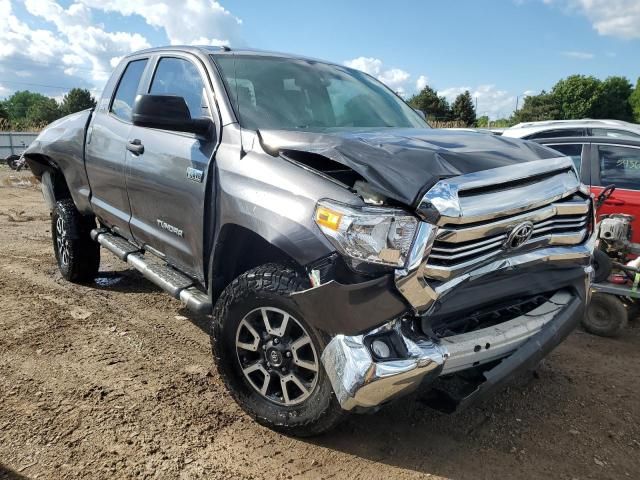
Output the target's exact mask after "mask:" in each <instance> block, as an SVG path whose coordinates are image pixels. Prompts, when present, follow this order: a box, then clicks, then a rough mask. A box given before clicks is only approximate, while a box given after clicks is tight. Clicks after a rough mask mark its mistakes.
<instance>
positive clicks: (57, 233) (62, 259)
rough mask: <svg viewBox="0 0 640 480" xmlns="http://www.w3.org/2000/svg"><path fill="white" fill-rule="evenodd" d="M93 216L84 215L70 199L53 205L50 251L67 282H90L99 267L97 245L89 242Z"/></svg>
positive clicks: (98, 248)
mask: <svg viewBox="0 0 640 480" xmlns="http://www.w3.org/2000/svg"><path fill="white" fill-rule="evenodd" d="M92 228H95V220H94V218H93V217H92V216H83V215H81V214H80V212H78V210H77V209H76V206H75V204H74V203H73V200H71V199H69V198H67V199H64V200H60V201H58V202H56V206H55V209H54V210H53V215H52V216H51V237H52V240H53V249H54V251H55V255H56V261H57V262H58V269H59V270H60V273H62V276H63V277H64V278H65V279H66V280H69V281H70V282H76V283H82V282H87V281H90V280H93V279H94V278H95V277H96V275H97V274H98V268H99V267H100V245H99V244H98V243H96V242H94V241H93V240H91V236H90V234H91V229H92Z"/></svg>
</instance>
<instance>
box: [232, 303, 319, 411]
mask: <svg viewBox="0 0 640 480" xmlns="http://www.w3.org/2000/svg"><path fill="white" fill-rule="evenodd" d="M235 346H236V353H237V357H238V361H239V363H240V368H241V369H242V373H243V375H244V377H245V379H246V380H247V381H248V382H249V384H250V385H251V386H252V387H253V388H254V389H255V390H256V391H257V392H258V393H259V394H260V395H261V396H262V397H264V398H266V399H267V400H269V401H271V402H274V403H276V404H279V405H285V406H291V405H296V404H299V403H301V402H303V401H305V400H306V399H307V398H309V396H310V395H311V394H312V393H313V390H314V389H315V387H316V385H317V383H318V373H319V371H320V363H319V359H318V354H317V352H316V349H315V347H314V346H313V341H312V340H311V337H310V336H309V333H308V332H307V331H306V330H305V328H304V327H303V326H302V324H301V323H300V322H299V321H298V320H296V319H295V318H294V317H293V316H291V315H289V314H288V313H287V312H285V311H283V310H280V309H278V308H273V307H262V308H257V309H255V310H252V311H251V312H249V313H248V314H247V315H245V317H244V318H243V319H242V320H241V321H240V323H239V324H238V329H237V331H236V345H235Z"/></svg>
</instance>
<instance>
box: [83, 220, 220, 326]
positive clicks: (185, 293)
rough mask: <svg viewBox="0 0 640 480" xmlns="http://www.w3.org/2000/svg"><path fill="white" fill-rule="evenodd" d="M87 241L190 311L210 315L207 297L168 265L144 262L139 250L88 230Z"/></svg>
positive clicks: (114, 236)
mask: <svg viewBox="0 0 640 480" xmlns="http://www.w3.org/2000/svg"><path fill="white" fill-rule="evenodd" d="M91 238H92V239H93V240H94V241H96V242H98V243H99V244H100V245H102V246H103V247H104V248H106V249H107V250H109V251H110V252H111V253H113V254H114V255H115V256H116V257H118V258H119V259H120V260H122V261H124V262H127V263H128V264H129V265H131V266H132V267H133V268H135V269H136V270H138V271H139V272H140V273H141V274H142V275H143V276H144V277H145V278H146V279H148V280H150V281H151V282H153V283H155V284H156V285H158V286H159V287H160V288H162V289H163V290H165V291H166V292H167V293H169V294H170V295H171V296H172V297H174V298H177V299H178V300H180V301H182V303H184V304H185V305H186V307H187V308H188V309H189V310H191V311H192V312H195V313H199V314H210V313H211V311H212V307H211V302H210V301H209V296H208V295H207V294H206V293H204V292H202V291H201V290H200V289H198V288H197V287H196V286H195V281H194V280H193V279H191V278H189V277H187V276H186V275H184V274H182V273H181V272H179V271H178V270H176V269H175V268H172V267H170V266H169V265H166V264H159V263H155V262H154V263H150V262H148V261H147V259H145V255H144V252H143V251H142V250H140V249H139V248H138V247H136V246H135V245H132V244H131V243H129V242H128V241H127V240H125V239H124V238H122V237H118V236H117V235H114V234H112V233H109V232H105V231H104V230H97V229H95V230H92V231H91Z"/></svg>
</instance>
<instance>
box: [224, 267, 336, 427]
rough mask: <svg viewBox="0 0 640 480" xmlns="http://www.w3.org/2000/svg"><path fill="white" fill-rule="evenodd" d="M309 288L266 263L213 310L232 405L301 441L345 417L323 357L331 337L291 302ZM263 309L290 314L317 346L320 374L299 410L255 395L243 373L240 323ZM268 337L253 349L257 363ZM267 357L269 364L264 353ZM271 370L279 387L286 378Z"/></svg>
mask: <svg viewBox="0 0 640 480" xmlns="http://www.w3.org/2000/svg"><path fill="white" fill-rule="evenodd" d="M309 286H310V285H309V281H308V280H307V279H306V278H305V277H304V276H302V275H300V274H298V273H297V272H296V271H295V270H293V269H291V268H289V267H285V266H282V265H278V264H267V265H262V266H260V267H257V268H254V269H252V270H249V271H248V272H245V273H243V274H242V275H240V276H239V277H238V278H236V279H235V280H234V281H233V282H231V284H229V285H228V286H227V288H225V290H224V292H223V293H222V295H221V296H220V298H219V299H218V301H217V303H216V305H215V308H214V312H213V320H212V325H211V346H212V350H213V356H214V359H215V362H216V365H217V368H218V372H219V373H220V376H221V377H222V380H223V381H224V383H225V385H226V387H227V389H228V390H229V392H230V394H231V396H232V397H233V398H234V400H235V401H236V402H237V403H238V405H240V407H241V408H242V409H243V410H244V411H245V412H246V413H247V414H249V415H250V416H251V417H252V418H254V419H255V420H256V421H257V422H258V423H260V424H261V425H264V426H266V427H268V428H271V429H273V430H276V431H278V432H281V433H285V434H287V435H294V436H299V437H305V436H312V435H318V434H320V433H323V432H326V431H328V430H330V429H331V428H333V427H334V426H335V425H337V424H338V422H339V421H340V420H341V419H342V418H343V416H344V411H343V410H342V409H341V407H340V405H339V404H338V401H337V399H336V397H335V395H334V393H333V390H332V387H331V382H330V381H329V378H328V377H327V374H326V373H325V371H324V368H323V367H322V362H320V358H319V356H320V355H321V354H322V351H323V350H324V347H325V346H326V344H327V342H328V338H327V336H326V335H325V334H323V333H322V332H320V331H318V330H317V329H315V328H313V327H312V326H310V325H308V324H307V323H306V322H305V321H304V318H302V315H301V312H299V311H298V309H297V308H296V306H295V304H294V303H293V302H292V301H291V299H290V297H289V294H290V293H292V292H296V291H299V290H303V289H305V288H309ZM261 308H271V309H274V310H281V311H283V312H286V313H287V314H289V315H290V316H291V317H292V318H293V319H294V320H295V321H296V323H297V324H298V326H302V327H303V329H304V330H306V332H305V333H306V334H307V335H308V336H309V337H310V338H311V341H312V342H313V348H314V352H317V364H318V369H317V373H316V374H315V375H316V376H315V380H314V381H315V383H314V387H313V388H312V389H309V396H308V397H307V398H306V399H304V400H302V401H301V403H298V404H296V405H283V404H277V403H274V402H273V401H272V400H270V399H269V398H266V396H265V395H263V394H261V393H260V392H258V391H257V390H256V388H257V387H254V386H252V384H251V383H250V381H249V380H248V379H247V378H246V376H245V374H244V373H243V371H242V365H241V359H240V355H239V353H238V352H239V350H237V347H236V343H237V338H236V335H237V332H239V331H240V330H239V329H240V328H241V327H240V324H241V322H242V321H243V320H244V319H245V318H248V317H247V316H248V315H250V314H252V312H254V311H256V309H261ZM267 337H268V336H266V335H265V336H263V337H262V340H260V343H259V344H258V345H257V346H256V347H255V348H256V350H257V352H258V353H256V354H255V355H258V356H259V357H260V360H259V361H263V360H262V356H261V350H262V348H260V345H264V344H265V342H267V340H268V338H267ZM256 338H257V337H256ZM283 343H284V342H283ZM293 350H295V348H294V349H293ZM262 351H264V350H262ZM287 354H288V353H287ZM264 356H265V360H266V357H267V353H266V351H265V353H264ZM267 362H268V361H267ZM291 366H292V368H293V369H295V368H296V367H295V366H293V365H291ZM270 367H272V365H269V368H270ZM270 371H271V372H272V373H273V375H277V376H274V377H273V378H275V379H276V382H277V381H278V380H277V378H278V377H280V378H282V375H280V372H279V371H278V369H276V370H275V371H272V370H270ZM266 382H267V383H268V380H266ZM276 387H277V384H276ZM285 388H286V387H285Z"/></svg>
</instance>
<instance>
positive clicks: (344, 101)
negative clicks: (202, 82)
mask: <svg viewBox="0 0 640 480" xmlns="http://www.w3.org/2000/svg"><path fill="white" fill-rule="evenodd" d="M212 57H213V58H214V60H215V61H216V63H217V64H218V66H219V67H220V69H221V70H222V73H223V76H224V78H225V81H226V83H227V88H228V90H229V96H230V98H231V102H232V104H233V108H234V109H235V112H236V114H237V116H238V119H239V121H240V125H242V126H243V127H244V128H248V129H251V130H259V129H282V130H294V129H295V130H319V129H320V130H321V129H328V128H361V127H403V128H429V127H428V125H427V124H426V122H424V121H423V120H422V118H420V116H419V115H418V114H417V113H416V112H414V111H413V110H412V109H411V107H409V106H408V105H407V104H406V103H404V102H403V101H402V100H401V99H400V98H399V97H397V96H396V95H395V94H394V93H393V92H392V91H390V90H389V89H388V88H387V87H385V86H384V85H382V84H381V83H380V82H378V81H377V80H374V79H373V78H372V77H370V76H368V75H366V74H364V73H362V72H359V71H357V70H353V69H350V68H347V67H341V66H337V65H329V64H326V63H321V62H316V61H312V60H299V59H290V58H281V57H266V56H249V55H237V56H235V55H212Z"/></svg>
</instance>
